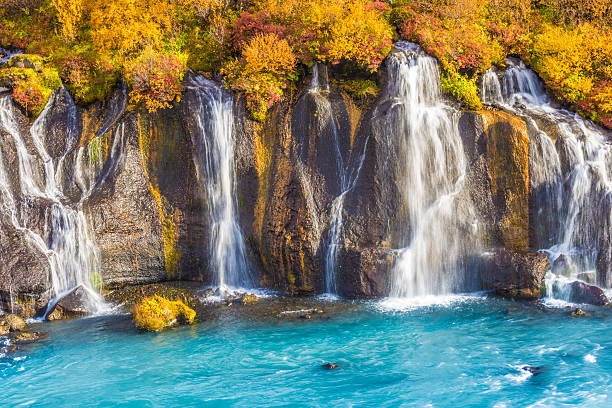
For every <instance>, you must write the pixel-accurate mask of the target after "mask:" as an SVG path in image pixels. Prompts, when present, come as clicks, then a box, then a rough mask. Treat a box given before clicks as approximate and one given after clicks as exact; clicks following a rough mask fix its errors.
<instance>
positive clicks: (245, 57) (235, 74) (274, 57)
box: [222, 34, 296, 121]
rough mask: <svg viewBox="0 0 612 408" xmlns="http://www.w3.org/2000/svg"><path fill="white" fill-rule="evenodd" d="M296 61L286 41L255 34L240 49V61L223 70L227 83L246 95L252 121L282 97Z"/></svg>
mask: <svg viewBox="0 0 612 408" xmlns="http://www.w3.org/2000/svg"><path fill="white" fill-rule="evenodd" d="M295 65H296V58H295V55H294V54H293V50H292V48H291V46H290V45H289V43H288V42H287V40H284V39H280V38H278V36H276V35H275V34H259V35H257V36H255V37H253V38H252V39H251V40H250V41H249V42H248V43H247V44H246V45H245V46H244V49H243V50H242V58H240V59H236V60H234V61H232V62H231V63H229V64H227V65H226V66H225V67H224V68H223V71H222V72H223V73H224V74H225V75H226V79H227V83H228V84H229V85H230V86H231V87H232V88H234V89H236V90H239V91H242V92H244V93H245V96H246V104H247V108H248V109H249V111H250V112H251V114H252V116H253V118H254V119H256V120H259V121H263V120H264V119H265V116H266V113H267V111H268V109H269V108H270V107H271V106H272V105H273V104H274V103H275V102H277V101H279V100H280V99H281V97H282V96H283V92H284V90H285V89H286V88H287V86H288V85H289V83H290V81H292V80H294V79H296V77H295Z"/></svg>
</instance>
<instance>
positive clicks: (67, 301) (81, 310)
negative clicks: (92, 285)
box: [47, 286, 89, 320]
mask: <svg viewBox="0 0 612 408" xmlns="http://www.w3.org/2000/svg"><path fill="white" fill-rule="evenodd" d="M88 300H89V295H88V294H87V291H86V290H85V288H83V287H82V286H77V287H76V288H74V289H73V290H72V291H71V292H70V293H68V294H67V295H66V296H64V297H63V298H61V299H60V300H59V301H58V302H57V303H56V304H55V305H54V306H53V308H52V309H51V310H49V311H48V315H47V319H48V320H56V319H55V318H53V319H49V314H52V313H53V312H54V311H56V310H57V311H58V312H59V315H60V316H57V315H55V317H61V318H71V317H79V316H85V315H86V314H87V313H89V311H88V310H87V303H88Z"/></svg>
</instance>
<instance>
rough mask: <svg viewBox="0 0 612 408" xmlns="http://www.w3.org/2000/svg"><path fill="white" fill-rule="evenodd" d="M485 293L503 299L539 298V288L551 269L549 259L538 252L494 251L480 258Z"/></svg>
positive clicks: (540, 288) (540, 293)
mask: <svg viewBox="0 0 612 408" xmlns="http://www.w3.org/2000/svg"><path fill="white" fill-rule="evenodd" d="M483 258H484V262H483V264H484V269H483V271H482V274H481V279H482V285H483V288H484V289H490V290H493V292H494V293H495V294H496V295H498V296H502V297H508V298H514V299H526V300H533V299H539V298H540V297H542V284H543V282H544V277H545V276H546V272H547V271H548V270H549V269H550V262H549V260H548V257H547V256H546V255H545V254H543V253H540V252H536V251H531V250H526V251H509V250H507V249H497V250H495V251H494V252H492V253H487V254H485V255H484V256H483Z"/></svg>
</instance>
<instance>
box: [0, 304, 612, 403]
mask: <svg viewBox="0 0 612 408" xmlns="http://www.w3.org/2000/svg"><path fill="white" fill-rule="evenodd" d="M591 313H592V315H591V317H586V318H572V317H571V316H570V310H569V309H567V308H566V307H562V306H550V305H545V304H543V303H533V304H527V303H517V302H512V301H505V300H498V299H491V298H486V297H482V296H451V297H435V298H431V299H426V300H425V301H423V302H412V303H406V302H402V301H393V300H385V301H376V302H365V303H358V304H357V306H356V307H352V308H349V309H347V310H346V311H344V312H342V313H340V314H337V315H334V316H333V317H331V318H329V319H327V318H325V317H323V318H316V319H313V320H298V321H284V320H276V319H267V320H266V319H259V320H258V319H255V320H251V319H245V318H240V317H232V318H227V317H222V318H215V319H212V320H210V321H207V322H201V323H199V324H196V325H193V326H190V327H182V328H177V329H171V330H167V331H165V332H161V333H154V334H150V333H142V332H139V331H137V330H135V329H134V328H133V326H132V323H131V321H130V317H129V316H128V315H118V316H105V317H92V318H84V319H77V320H72V321H60V322H51V323H38V324H34V327H35V329H36V330H44V331H48V332H49V336H48V337H47V338H46V339H45V340H43V341H42V342H39V343H37V344H33V345H30V346H28V347H26V348H23V349H21V350H19V351H18V352H17V353H16V354H11V355H9V356H4V357H2V358H0V395H1V396H2V404H1V405H2V406H7V407H8V406H37V407H38V406H54V407H57V406H70V407H75V406H122V407H141V406H142V407H168V406H177V407H179V406H180V407H196V406H197V407H222V406H244V407H257V406H259V407H263V406H292V407H295V406H339V407H353V406H354V407H362V406H371V407H381V406H382V407H396V406H434V407H446V406H451V407H459V406H490V407H524V406H587V407H588V406H592V407H602V406H612V397H611V396H610V394H611V393H612V336H611V335H610V329H612V311H609V310H606V309H593V310H591ZM323 316H325V315H323ZM327 362H334V363H337V364H339V365H340V367H339V368H338V369H336V370H325V369H323V368H322V367H321V365H322V364H324V363H327ZM524 366H537V367H541V369H540V370H539V372H538V373H537V374H535V375H534V374H532V373H531V372H530V371H528V370H526V369H524V368H523V367H524Z"/></svg>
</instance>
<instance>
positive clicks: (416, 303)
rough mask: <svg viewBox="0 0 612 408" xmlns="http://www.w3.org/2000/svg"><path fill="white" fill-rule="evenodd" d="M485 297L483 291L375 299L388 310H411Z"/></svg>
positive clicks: (375, 303)
mask: <svg viewBox="0 0 612 408" xmlns="http://www.w3.org/2000/svg"><path fill="white" fill-rule="evenodd" d="M483 299H485V296H484V294H483V293H481V292H478V293H473V294H454V295H425V296H415V297H411V298H404V297H388V298H385V299H382V300H379V301H375V302H374V305H375V308H377V309H379V310H381V311H383V312H387V311H411V310H417V309H422V308H428V307H450V306H455V305H457V304H461V303H468V302H475V301H481V300H483Z"/></svg>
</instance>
